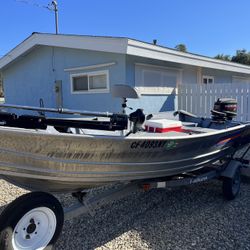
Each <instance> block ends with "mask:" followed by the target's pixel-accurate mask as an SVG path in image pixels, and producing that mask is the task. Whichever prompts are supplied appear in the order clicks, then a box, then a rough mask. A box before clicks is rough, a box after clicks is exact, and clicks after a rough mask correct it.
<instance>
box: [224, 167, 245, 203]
mask: <svg viewBox="0 0 250 250" xmlns="http://www.w3.org/2000/svg"><path fill="white" fill-rule="evenodd" d="M240 182H241V178H240V168H238V169H237V170H236V171H235V173H234V175H233V177H232V178H229V177H224V178H223V185H222V188H223V195H224V197H225V198H226V199H227V200H233V199H234V198H235V197H236V196H237V195H238V193H239V191H240Z"/></svg>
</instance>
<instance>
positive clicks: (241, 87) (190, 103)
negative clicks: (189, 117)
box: [178, 83, 250, 121]
mask: <svg viewBox="0 0 250 250" xmlns="http://www.w3.org/2000/svg"><path fill="white" fill-rule="evenodd" d="M220 97H225V98H234V99H236V100H237V102H238V111H237V118H236V119H237V120H239V121H250V84H248V83H224V84H207V85H205V84H186V85H184V84H183V85H182V84H181V85H179V86H178V109H183V110H186V111H188V112H191V113H193V114H196V115H198V116H203V117H210V116H211V112H210V111H211V109H213V106H214V102H215V101H216V100H217V99H218V98H220Z"/></svg>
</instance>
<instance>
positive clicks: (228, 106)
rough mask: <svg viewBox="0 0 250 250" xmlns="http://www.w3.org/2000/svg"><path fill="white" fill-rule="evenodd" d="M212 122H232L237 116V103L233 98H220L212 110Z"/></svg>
mask: <svg viewBox="0 0 250 250" xmlns="http://www.w3.org/2000/svg"><path fill="white" fill-rule="evenodd" d="M211 114H212V120H213V121H216V122H225V121H231V120H232V119H233V118H234V117H236V116H237V101H236V100H235V99H232V98H218V100H217V101H216V102H215V103H214V109H213V110H211Z"/></svg>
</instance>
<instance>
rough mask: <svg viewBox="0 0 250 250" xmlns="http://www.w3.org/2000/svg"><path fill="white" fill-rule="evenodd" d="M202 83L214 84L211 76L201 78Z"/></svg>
mask: <svg viewBox="0 0 250 250" xmlns="http://www.w3.org/2000/svg"><path fill="white" fill-rule="evenodd" d="M202 82H203V83H204V84H211V83H214V77H213V76H202Z"/></svg>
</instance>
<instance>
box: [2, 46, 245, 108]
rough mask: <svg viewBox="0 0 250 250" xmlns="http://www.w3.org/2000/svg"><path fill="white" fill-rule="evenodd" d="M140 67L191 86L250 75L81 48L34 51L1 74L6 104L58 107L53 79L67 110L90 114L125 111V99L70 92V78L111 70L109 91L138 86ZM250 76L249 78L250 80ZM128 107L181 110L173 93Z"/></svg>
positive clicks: (146, 96)
mask: <svg viewBox="0 0 250 250" xmlns="http://www.w3.org/2000/svg"><path fill="white" fill-rule="evenodd" d="M107 63H114V64H112V65H109V66H104V67H98V68H92V69H84V70H76V69H75V70H71V71H68V70H66V71H65V69H70V68H71V69H73V68H79V67H86V66H91V65H100V64H107ZM136 64H145V65H155V66H160V67H166V68H170V69H174V70H177V71H178V72H179V74H180V79H179V84H193V83H199V82H200V81H201V77H202V75H211V76H214V80H215V83H231V82H232V78H233V76H239V77H246V75H244V74H235V73H232V72H227V71H220V70H215V69H208V68H199V67H195V66H188V65H183V64H178V63H171V62H165V61H160V60H152V59H149V58H143V57H138V56H130V55H123V54H116V53H107V52H99V51H98V52H97V51H96V52H95V51H88V50H78V49H65V48H58V47H56V48H52V47H49V46H40V47H36V48H35V49H33V50H32V51H30V52H29V53H28V54H26V55H25V56H23V57H22V58H20V59H19V60H17V61H16V62H14V63H12V64H11V65H10V66H9V67H8V68H6V69H5V70H4V71H3V82H4V89H5V100H6V103H10V104H19V105H31V106H39V99H40V98H42V99H43V101H44V106H45V107H56V93H55V81H56V80H61V81H62V96H63V107H64V108H69V109H81V110H90V111H110V112H112V111H113V112H118V111H120V110H121V105H120V104H121V101H120V100H119V99H117V98H113V97H112V95H111V93H95V94H93V93H92V94H90V93H80V94H79V93H78V94H72V93H71V82H70V74H75V73H86V72H94V71H99V70H108V71H109V83H110V89H111V88H112V85H114V84H128V85H130V86H133V87H134V86H136V77H135V75H136V72H135V71H136V67H135V65H136ZM248 77H249V76H248ZM128 106H131V107H133V108H134V110H135V109H137V108H143V109H144V111H145V112H146V113H155V112H161V111H171V110H175V109H177V108H178V107H177V95H176V93H175V90H173V91H172V92H169V93H161V92H158V93H147V94H143V95H142V97H141V98H140V99H139V100H133V99H129V100H128Z"/></svg>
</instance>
